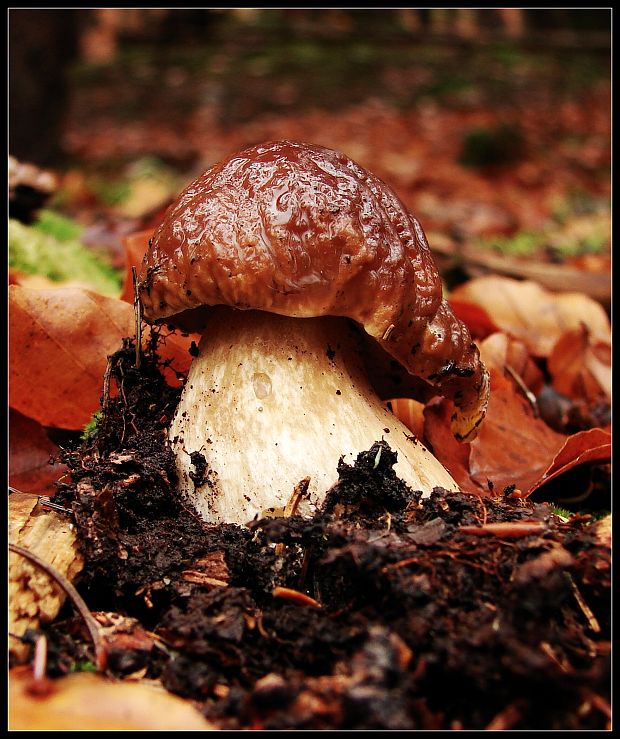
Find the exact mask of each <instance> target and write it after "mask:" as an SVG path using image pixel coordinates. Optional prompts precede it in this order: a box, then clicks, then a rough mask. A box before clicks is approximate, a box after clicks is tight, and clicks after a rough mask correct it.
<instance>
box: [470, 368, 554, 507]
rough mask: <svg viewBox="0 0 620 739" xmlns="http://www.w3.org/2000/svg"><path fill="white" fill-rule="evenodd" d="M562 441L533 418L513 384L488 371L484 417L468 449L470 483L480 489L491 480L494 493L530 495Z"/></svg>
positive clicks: (496, 373) (494, 371) (524, 400)
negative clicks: (514, 490) (512, 489)
mask: <svg viewBox="0 0 620 739" xmlns="http://www.w3.org/2000/svg"><path fill="white" fill-rule="evenodd" d="M565 438H566V437H565V436H563V435H562V434H558V433H557V432H555V431H553V430H552V429H550V428H549V426H547V424H546V423H544V422H543V421H541V420H540V419H538V418H535V417H534V415H533V412H532V409H531V406H530V405H529V403H528V401H527V400H526V399H525V398H524V397H523V395H522V394H521V393H520V391H518V390H517V389H516V388H515V385H514V383H513V382H512V381H511V380H510V379H507V378H505V377H503V375H502V374H500V373H499V372H498V371H497V370H493V369H491V397H490V400H489V408H488V411H487V417H486V418H485V420H484V421H483V423H482V424H481V426H480V429H479V432H478V437H477V438H476V439H475V440H474V441H473V442H472V445H471V456H470V474H471V476H472V479H473V480H474V481H475V482H477V483H478V484H480V485H486V484H487V480H491V482H492V483H493V487H494V490H495V491H496V493H501V491H502V490H503V489H504V488H505V487H507V486H509V485H516V486H517V488H519V489H520V490H521V491H522V492H523V493H529V491H530V489H531V487H532V485H533V484H534V482H535V481H536V480H538V479H539V478H540V476H541V475H542V474H543V472H544V471H545V470H546V468H547V467H548V465H549V463H550V461H551V460H552V459H553V457H554V456H555V455H556V454H557V452H558V451H559V450H560V448H561V447H562V444H563V442H564V440H565Z"/></svg>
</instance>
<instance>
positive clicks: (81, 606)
mask: <svg viewBox="0 0 620 739" xmlns="http://www.w3.org/2000/svg"><path fill="white" fill-rule="evenodd" d="M9 550H10V551H11V552H15V554H19V555H20V556H22V557H24V558H25V559H27V560H29V561H30V562H32V563H33V564H35V565H36V566H37V567H39V568H40V569H41V570H43V572H45V573H46V574H48V575H49V576H50V577H51V578H52V579H53V580H55V581H56V582H57V583H58V585H59V586H60V587H61V588H62V590H64V591H65V593H66V594H67V596H68V597H69V599H70V600H71V601H72V602H73V605H74V606H75V607H76V608H77V610H78V612H79V614H80V616H81V617H82V618H83V619H84V623H85V624H86V627H87V629H88V632H89V634H90V637H91V639H92V641H93V645H94V647H95V662H96V665H97V670H98V671H99V672H103V670H105V667H106V663H107V654H106V651H105V646H104V643H103V639H102V638H101V633H100V631H99V624H98V623H97V621H96V619H95V617H94V616H93V614H92V613H91V612H90V611H89V610H88V606H87V605H86V603H85V602H84V600H83V599H82V596H81V595H80V594H79V593H78V591H77V590H76V589H75V588H74V587H73V585H72V584H71V583H70V582H69V581H68V580H67V578H66V577H64V576H63V575H61V574H60V572H58V571H57V570H55V569H54V568H53V567H52V566H51V565H49V564H48V563H47V562H45V561H44V560H42V559H41V558H40V557H39V556H37V555H36V554H34V553H33V552H31V551H29V550H28V549H25V548H24V547H20V546H18V545H17V544H11V543H9Z"/></svg>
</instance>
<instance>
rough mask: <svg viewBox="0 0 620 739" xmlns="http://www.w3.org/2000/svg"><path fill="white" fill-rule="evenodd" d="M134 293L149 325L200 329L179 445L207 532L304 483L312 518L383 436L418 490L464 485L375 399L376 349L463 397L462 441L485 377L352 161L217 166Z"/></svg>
mask: <svg viewBox="0 0 620 739" xmlns="http://www.w3.org/2000/svg"><path fill="white" fill-rule="evenodd" d="M138 291H139V296H140V300H141V303H142V308H143V315H144V318H145V320H147V321H149V322H166V323H174V324H176V325H178V326H181V327H182V328H185V329H189V330H197V329H199V330H200V331H201V332H202V340H201V341H200V345H199V347H198V349H199V352H198V356H197V357H196V358H195V359H194V360H193V362H192V365H191V368H190V370H189V375H188V377H187V380H186V384H185V386H184V389H183V393H182V397H181V400H180V403H179V406H178V408H177V410H176V414H175V417H174V419H173V421H172V423H171V426H170V430H169V440H170V443H171V445H172V447H173V449H174V451H175V454H176V457H177V468H178V472H179V484H180V489H181V492H182V493H183V494H184V495H185V496H187V498H189V500H190V501H191V502H192V504H193V505H194V507H195V508H196V509H197V511H198V512H199V513H200V514H201V516H202V517H203V518H204V519H205V520H207V521H210V522H221V521H226V522H234V523H246V522H248V521H250V520H251V519H252V518H253V517H255V516H256V515H262V514H264V513H267V512H269V511H270V510H273V509H276V508H282V507H284V506H285V505H286V504H287V502H288V501H289V499H290V498H291V495H292V493H293V490H294V489H295V488H296V486H298V485H299V484H300V483H301V482H302V481H305V482H304V487H305V485H307V493H306V499H305V506H306V507H305V508H304V507H303V506H302V507H301V508H300V512H302V513H303V512H306V513H307V512H308V511H309V510H311V507H312V506H313V505H314V506H315V505H317V504H319V503H320V502H321V501H322V499H323V498H324V495H325V493H326V491H327V490H328V489H329V487H330V486H331V485H332V484H333V483H334V482H335V481H336V479H337V464H338V460H339V458H340V457H341V456H343V457H344V458H345V460H346V461H353V460H354V459H355V456H356V455H357V453H359V452H360V451H364V450H367V449H369V448H370V447H371V446H372V444H373V443H374V442H375V441H378V440H380V439H382V438H383V439H385V440H386V441H387V442H388V443H389V445H390V446H391V447H392V448H393V449H394V450H395V451H397V453H398V462H397V464H396V466H395V470H396V472H397V473H398V474H399V476H400V477H401V478H402V479H404V480H405V481H406V482H407V483H408V484H409V485H410V486H411V487H412V488H413V489H414V490H422V491H423V492H424V493H426V494H428V493H430V492H431V491H432V490H433V488H434V487H443V488H447V489H458V488H457V485H456V483H455V482H454V480H453V479H452V477H451V476H450V475H449V474H448V472H447V471H446V470H445V468H444V467H443V466H442V465H441V464H440V463H439V462H438V461H437V460H436V459H435V458H434V457H433V456H432V455H431V454H430V452H429V451H428V450H427V449H425V448H424V446H423V445H422V444H421V443H420V442H419V441H418V440H417V439H414V438H412V436H411V433H410V432H409V431H408V430H407V428H406V427H404V426H403V425H402V424H401V423H400V422H399V421H398V420H397V419H396V418H395V417H394V416H393V415H392V414H390V413H389V411H388V410H387V409H386V408H385V406H384V403H383V402H382V401H381V399H380V398H379V396H378V395H377V394H376V393H375V392H374V390H373V388H372V386H371V384H370V382H369V380H368V377H367V375H366V372H365V371H364V363H363V358H362V356H361V351H362V347H363V337H364V336H365V335H366V334H367V335H369V336H371V337H373V339H374V340H375V341H376V342H378V344H379V345H380V346H381V347H383V349H384V350H386V351H387V352H388V353H389V355H391V357H392V358H394V359H395V360H397V361H398V362H399V363H401V364H402V365H403V366H404V367H405V369H406V370H407V371H408V372H409V373H411V374H412V375H416V376H418V377H421V378H422V379H423V380H425V381H426V383H430V384H431V385H433V386H434V388H435V389H436V392H437V394H440V395H445V396H447V397H449V398H451V399H452V400H453V401H454V408H455V412H454V417H453V430H454V433H455V434H456V435H457V437H459V438H462V439H466V438H470V437H471V436H472V435H474V434H475V432H476V428H477V426H478V424H479V423H480V421H481V419H482V418H483V416H484V413H485V408H486V403H487V397H488V375H487V372H486V370H485V368H484V366H483V364H482V363H481V362H480V358H479V354H478V350H477V348H476V346H475V344H474V343H473V342H472V340H471V336H470V334H469V331H468V329H467V328H466V327H465V326H464V325H463V324H462V323H461V322H460V321H459V320H457V318H456V317H455V316H454V314H453V313H452V311H451V309H450V307H449V305H448V304H447V303H446V301H445V300H443V299H442V292H441V281H440V278H439V275H438V271H437V268H436V266H435V264H434V262H433V258H432V255H431V252H430V249H429V246H428V244H427V241H426V237H425V235H424V232H423V231H422V228H421V226H420V224H419V223H418V221H417V220H416V219H415V218H414V217H413V216H412V215H411V213H409V212H408V210H407V209H406V208H405V206H404V205H403V204H402V202H401V201H400V200H399V199H398V197H397V196H396V194H395V193H394V192H393V191H392V190H391V189H390V188H389V187H388V186H387V185H386V184H385V183H384V182H383V181H381V180H380V179H379V178H377V177H376V176H374V175H373V174H371V173H370V172H368V171H366V170H364V169H363V168H362V167H360V166H359V165H357V164H356V163H354V162H353V161H351V160H350V159H349V158H347V157H346V156H344V155H343V154H340V153H337V152H335V151H331V150H329V149H326V148H323V147H321V146H315V145H310V144H305V143H298V142H292V141H276V142H269V143H265V144H260V145H257V146H253V147H251V148H249V149H246V150H245V151H242V152H240V153H237V154H234V155H233V156H230V157H229V158H227V159H226V160H224V161H222V162H221V163H219V164H217V165H215V166H213V167H212V168H211V169H209V170H208V171H207V172H205V173H204V174H203V175H202V176H201V177H199V178H198V179H197V180H195V181H194V182H192V183H191V184H190V185H189V186H188V187H187V188H186V189H185V190H184V191H183V192H182V193H181V194H180V195H179V197H178V199H177V200H176V202H175V203H173V204H172V205H171V206H170V208H169V209H168V211H167V213H166V215H165V217H164V220H163V222H162V223H161V225H160V226H159V228H158V229H157V231H156V232H155V234H154V236H153V239H152V240H151V242H150V248H149V250H148V252H147V254H146V255H145V257H144V260H143V263H142V268H141V272H140V278H139V285H138ZM307 478H309V480H308V479H307Z"/></svg>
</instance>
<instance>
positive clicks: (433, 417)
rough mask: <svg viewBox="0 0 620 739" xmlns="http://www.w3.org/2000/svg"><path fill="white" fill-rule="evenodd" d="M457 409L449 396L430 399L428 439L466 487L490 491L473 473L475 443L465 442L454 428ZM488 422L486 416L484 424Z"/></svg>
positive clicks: (471, 490) (426, 412) (426, 424)
mask: <svg viewBox="0 0 620 739" xmlns="http://www.w3.org/2000/svg"><path fill="white" fill-rule="evenodd" d="M453 410H454V408H453V406H452V403H451V402H450V401H447V400H446V399H445V398H438V397H437V398H434V399H433V400H431V401H430V402H429V403H427V405H426V406H425V408H424V439H425V440H426V442H427V444H428V446H429V448H430V450H431V451H432V452H433V454H434V455H435V457H437V459H438V460H439V461H440V462H441V463H442V464H443V466H444V467H445V468H446V469H447V470H448V472H449V473H450V474H451V475H452V477H453V478H454V481H455V482H456V484H457V485H458V486H459V488H460V489H461V490H462V491H464V492H467V493H477V494H480V493H484V494H486V495H488V494H489V489H488V487H486V486H484V487H482V486H480V485H478V484H477V483H475V482H474V481H473V480H472V479H471V475H470V473H469V455H470V453H471V443H469V444H463V443H461V442H459V441H457V439H455V438H454V434H453V433H452V429H451V428H450V424H451V420H452V413H453ZM484 423H486V420H485V421H483V424H482V425H484Z"/></svg>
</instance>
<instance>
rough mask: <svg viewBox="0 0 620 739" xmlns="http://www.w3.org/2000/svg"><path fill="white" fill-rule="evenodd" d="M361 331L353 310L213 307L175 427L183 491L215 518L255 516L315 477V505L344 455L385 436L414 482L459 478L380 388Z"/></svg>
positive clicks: (444, 483)
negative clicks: (291, 313) (342, 314)
mask: <svg viewBox="0 0 620 739" xmlns="http://www.w3.org/2000/svg"><path fill="white" fill-rule="evenodd" d="M359 338H360V337H359V332H358V330H357V329H356V328H355V327H354V326H352V325H351V323H350V322H349V321H347V319H342V318H333V317H325V318H288V317H284V316H279V315H274V314H271V313H264V312H260V311H240V310H234V309H230V308H224V307H220V308H217V309H215V310H214V313H213V314H212V317H211V320H210V321H209V324H208V325H207V327H206V329H205V331H204V333H203V338H202V340H201V342H200V346H199V355H198V356H197V357H196V358H195V359H194V361H193V363H192V365H191V367H190V371H189V376H188V378H187V382H186V385H185V388H184V390H183V394H182V397H181V400H180V402H179V405H178V408H177V410H176V413H175V416H174V418H173V421H172V423H171V427H170V432H169V438H170V441H171V444H172V447H173V449H174V452H175V454H176V458H177V469H178V474H179V485H180V490H181V492H182V493H183V494H184V495H185V496H186V497H187V498H188V499H189V501H190V502H191V504H192V505H193V506H194V507H195V509H196V510H197V511H198V513H199V514H200V515H201V516H202V518H203V519H204V520H205V521H208V522H213V523H220V522H229V523H239V524H245V523H248V522H249V521H251V520H252V519H253V518H254V517H255V516H262V515H269V513H270V512H271V511H272V510H273V509H276V510H277V509H283V508H284V507H285V506H286V505H287V503H288V502H289V501H290V499H291V496H292V494H293V491H294V489H295V487H296V486H297V485H298V484H299V483H300V481H302V480H304V478H307V477H309V478H310V481H309V485H308V490H307V493H306V495H305V496H304V500H303V502H302V503H301V505H300V508H299V509H298V512H300V513H302V514H306V515H308V514H310V513H311V511H312V510H313V506H318V505H320V503H321V502H322V501H323V499H324V498H325V494H326V492H327V490H328V489H329V488H330V487H331V486H332V485H333V484H334V483H335V482H336V481H337V479H338V473H337V465H338V461H339V459H340V457H341V456H343V457H344V460H345V461H346V462H347V463H349V464H352V463H353V462H354V461H355V458H356V456H357V454H358V453H359V452H361V451H366V450H368V449H370V447H371V446H372V445H373V443H374V442H375V441H380V440H381V439H382V438H383V439H385V441H387V442H388V444H389V445H390V447H391V448H392V449H393V450H395V451H396V452H397V453H398V461H397V463H396V465H395V468H394V469H395V471H396V473H397V474H398V475H399V477H401V478H402V479H403V480H404V481H405V482H407V483H408V484H409V485H410V486H411V488H412V489H413V490H422V491H423V493H425V494H430V492H431V491H432V490H433V488H434V487H443V488H446V489H449V490H457V489H458V486H457V485H456V483H455V482H454V480H453V479H452V477H451V476H450V475H449V474H448V472H447V471H446V469H445V468H444V467H443V466H442V465H441V464H440V462H438V461H437V460H436V459H435V457H433V456H432V454H431V453H430V452H429V451H428V450H427V449H426V448H425V447H424V446H423V445H422V444H421V442H420V441H418V440H417V439H415V438H413V437H412V435H411V432H410V431H409V430H408V429H407V428H406V427H405V426H404V425H403V424H402V423H400V421H398V419H397V418H396V417H395V416H393V415H392V414H391V413H390V412H389V411H388V410H387V409H386V408H385V406H384V404H383V402H382V401H381V400H380V399H379V397H378V396H377V395H376V393H375V392H374V390H373V389H372V387H371V385H370V383H369V381H368V379H367V377H366V374H365V372H364V370H363V363H362V360H361V358H360V355H359ZM195 452H198V453H199V455H202V457H201V456H199V455H196V454H194V457H193V459H192V454H193V453H195ZM203 458H204V459H203ZM204 462H206V466H205V465H204ZM201 467H202V468H203V471H204V475H203V474H202V472H201Z"/></svg>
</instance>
